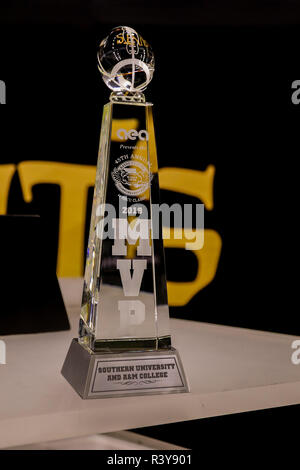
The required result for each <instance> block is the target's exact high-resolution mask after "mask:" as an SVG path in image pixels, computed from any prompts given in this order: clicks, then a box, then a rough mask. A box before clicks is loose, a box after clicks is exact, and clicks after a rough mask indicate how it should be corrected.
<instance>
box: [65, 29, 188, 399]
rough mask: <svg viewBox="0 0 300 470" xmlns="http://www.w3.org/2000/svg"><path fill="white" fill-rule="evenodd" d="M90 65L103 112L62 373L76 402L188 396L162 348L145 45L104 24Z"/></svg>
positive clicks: (166, 342) (165, 321) (161, 268)
mask: <svg viewBox="0 0 300 470" xmlns="http://www.w3.org/2000/svg"><path fill="white" fill-rule="evenodd" d="M98 68H99V70H100V72H101V74H102V78H103V80H104V82H105V84H106V85H107V86H108V88H110V89H111V90H112V92H111V95H110V101H109V103H108V104H106V105H105V106H104V110H103V117H102V126H101V134H100V146H99V156H98V164H97V173H96V183H95V189H94V198H93V206H92V214H91V225H90V233H89V242H88V248H87V259H86V267H85V276H84V286H83V295H82V305H81V314H80V324H79V338H78V339H77V338H76V339H73V341H72V343H71V346H70V349H69V351H68V354H67V357H66V359H65V362H64V365H63V369H62V374H63V376H64V377H65V378H66V379H67V380H68V382H69V383H70V384H71V385H72V386H73V388H74V389H75V390H76V391H77V393H78V394H79V395H80V396H81V397H82V398H101V397H113V396H127V395H146V394H160V393H176V392H188V391H189V389H188V384H187V380H186V376H185V373H184V370H183V367H182V363H181V360H180V357H179V354H178V351H177V350H176V349H174V348H173V347H172V345H171V335H170V329H169V309H168V299H167V284H166V274H165V260H164V249H163V239H162V227H161V226H160V223H159V219H160V218H159V216H158V215H157V212H155V213H154V208H156V209H157V207H159V182H158V166H157V155H156V144H155V134H154V124H153V115H152V104H151V103H147V102H146V101H145V96H144V94H143V93H142V91H143V90H144V89H145V88H146V86H147V85H148V83H149V82H150V81H151V79H152V76H153V72H154V55H153V52H152V49H151V47H150V45H149V44H148V43H147V42H146V41H145V40H144V39H143V38H142V37H141V36H140V35H139V34H138V33H137V32H136V31H135V30H134V29H132V28H129V27H126V26H122V27H117V28H114V29H113V30H112V31H111V33H110V34H109V35H108V37H106V38H105V39H104V40H103V41H102V42H101V43H100V46H99V50H98Z"/></svg>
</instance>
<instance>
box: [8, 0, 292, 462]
mask: <svg viewBox="0 0 300 470" xmlns="http://www.w3.org/2000/svg"><path fill="white" fill-rule="evenodd" d="M162 4H163V6H162V5H161V4H160V2H157V1H153V2H150V3H149V4H148V5H146V4H145V5H144V4H141V2H137V1H127V2H120V1H115V0H114V1H110V2H96V1H88V2H84V1H79V0H77V1H74V2H71V1H66V2H55V1H50V0H48V1H44V2H37V1H31V2H29V1H27V2H25V1H23V2H22V1H18V2H10V1H4V2H3V1H2V2H1V7H0V8H1V10H2V12H1V13H0V25H1V28H0V58H1V59H0V79H1V80H5V82H6V85H7V106H5V107H4V106H2V107H1V108H0V119H1V122H0V124H1V128H0V137H1V140H0V163H8V162H14V163H17V162H19V161H23V160H34V159H38V160H43V159H44V160H50V161H64V162H73V163H83V164H96V159H97V151H98V139H99V129H100V122H101V114H102V106H103V104H104V103H105V102H106V101H107V100H108V94H109V93H108V90H107V89H106V87H105V85H104V84H103V83H102V80H101V78H100V76H99V73H98V71H97V69H96V50H97V44H98V42H99V40H101V39H102V38H103V37H105V36H106V35H107V33H108V32H109V31H110V29H111V28H112V27H113V26H116V25H119V24H127V25H129V26H132V27H134V28H136V29H137V30H138V31H139V32H140V33H141V35H142V36H143V37H145V39H146V40H147V41H149V43H150V44H151V45H152V47H153V49H154V51H155V56H156V72H155V75H154V79H153V82H152V83H151V85H150V86H149V90H148V91H147V98H148V99H149V100H152V101H153V102H154V103H155V124H156V133H157V144H158V153H159V164H160V167H164V166H177V167H184V168H195V169H199V170H204V169H205V168H206V166H207V165H209V164H214V165H215V166H216V177H215V185H214V210H213V211H206V212H205V227H206V228H212V229H214V230H216V231H218V232H219V233H220V235H221V237H222V240H223V247H222V254H221V259H220V263H219V267H218V271H217V274H216V277H215V279H214V280H213V282H212V283H211V284H210V285H209V286H207V287H206V288H205V289H203V290H202V291H201V292H199V293H198V295H197V296H195V297H194V298H193V299H192V301H191V302H190V303H189V304H188V305H187V306H185V307H182V308H174V307H173V308H171V315H172V316H173V317H181V318H189V319H193V320H199V321H208V322H213V323H222V324H228V325H236V326H243V327H250V328H257V329H263V330H271V331H280V332H285V333H292V334H295V335H299V334H300V315H299V312H298V311H299V308H298V303H297V300H296V295H297V291H298V287H297V285H296V283H297V278H296V275H297V269H298V262H297V256H298V237H297V235H298V228H297V226H298V224H297V219H298V210H297V202H296V201H297V192H298V191H297V190H298V172H297V168H298V165H297V163H298V159H299V113H300V105H299V106H295V105H293V104H292V102H291V84H292V82H293V81H294V80H295V79H297V77H298V78H299V50H300V34H299V32H300V28H299V22H300V6H299V2H298V1H296V0H287V1H282V0H277V1H276V0H272V1H271V0H261V1H254V0H253V1H246V0H240V1H234V0H231V1H227V2H223V1H221V0H219V1H217V0H214V1H213V0H212V1H210V2H208V1H206V0H202V1H199V2H191V1H185V2H184V6H177V4H175V3H173V2H170V1H165V2H162ZM1 10H0V11H1ZM178 126H179V127H178ZM190 135H196V136H197V138H196V139H193V140H192V139H190V138H189V136H190ZM170 136H171V138H170ZM176 201H181V202H197V201H195V200H192V199H191V198H188V197H185V198H184V197H183V196H182V195H179V194H173V193H170V192H165V191H163V192H162V202H176ZM90 203H91V194H90V198H89V204H90ZM88 210H89V209H88ZM8 212H9V213H32V214H35V213H39V214H41V216H42V217H43V218H44V219H45V223H46V224H47V225H48V231H49V239H48V241H47V246H48V249H49V250H50V252H51V253H52V259H53V266H54V267H55V264H56V250H57V235H58V217H59V188H58V187H56V186H55V185H52V186H51V187H50V186H47V185H43V186H37V187H35V189H34V201H33V202H32V204H25V203H24V202H23V200H22V196H21V192H20V188H19V184H18V177H17V175H16V176H15V177H14V180H13V184H12V187H11V191H10V197H9V205H8ZM87 227H88V222H87ZM176 255H177V256H174V253H173V254H172V251H171V250H167V253H166V256H167V273H168V279H170V280H188V279H191V278H193V276H194V275H195V270H196V263H195V260H194V258H193V257H192V256H188V255H187V254H186V255H185V256H186V258H183V255H181V256H182V257H181V258H179V257H178V256H179V253H176ZM183 263H185V264H183ZM178 264H179V265H180V268H178ZM182 266H184V269H182ZM264 413H267V412H264ZM271 413H272V414H271V415H270V414H267V415H264V416H265V418H264V420H263V421H262V418H261V415H259V414H256V415H255V414H254V415H252V416H253V418H251V417H250V418H248V417H247V418H246V415H240V417H239V418H226V417H224V418H216V419H215V421H214V420H212V421H210V424H209V426H210V429H209V433H210V434H209V435H210V436H211V439H216V441H217V442H216V446H218V445H221V447H222V443H223V444H224V442H226V443H229V442H230V436H228V435H227V436H226V429H227V427H228V426H231V429H235V430H236V426H237V427H238V428H239V429H240V427H243V429H244V432H245V439H246V440H245V441H244V444H245V443H246V452H250V451H251V449H252V447H251V444H250V442H251V439H252V438H253V436H255V435H256V434H255V431H254V434H253V432H252V431H251V432H250V428H251V429H252V428H255V427H256V428H260V426H261V425H262V422H263V423H265V424H264V428H263V429H265V430H266V435H267V434H268V433H270V432H271V430H272V432H271V434H270V435H271V437H273V439H274V442H275V443H276V442H277V443H278V442H279V440H278V439H279V437H278V435H277V434H276V432H275V425H276V423H278V426H279V428H280V435H281V436H282V432H283V430H284V429H286V427H288V425H289V424H291V416H292V415H293V416H295V417H297V413H298V414H299V410H298V408H297V409H296V408H289V411H288V412H285V414H284V415H283V414H282V413H281V414H280V413H279V414H278V413H277V414H273V412H271ZM294 413H295V414H294ZM247 416H251V414H247ZM270 416H271V418H270ZM282 416H284V419H282ZM226 419H227V421H226ZM234 419H236V420H237V421H234ZM295 419H297V418H295ZM216 420H219V421H218V426H215V424H214V423H216ZM221 420H222V422H223V425H222V426H221V427H220V421H221ZM241 420H242V421H241ZM277 420H278V421H277ZM207 422H208V421H207V420H206V421H200V422H197V427H195V426H194V427H192V428H190V429H197V433H199V435H200V437H201V436H204V435H205V433H206V432H207V426H208V425H207V424H206V423H207ZM288 423H289V424H288ZM195 424H196V423H194V425H195ZM178 426H179V425H178ZM247 426H249V428H248V427H247ZM164 429H165V434H164V435H160V437H162V438H163V439H165V440H170V436H172V433H173V437H174V435H177V434H178V433H182V435H188V429H189V425H188V424H186V425H185V428H184V429H183V428H181V429H180V430H178V429H176V430H175V428H174V427H173V428H172V430H170V429H166V428H164ZM216 429H219V430H222V432H223V435H222V436H221V435H220V434H219V435H217V436H216V437H214V435H213V434H214V432H215V430H216ZM260 429H261V428H260ZM220 432H221V431H220ZM154 435H156V436H157V432H156V434H154ZM190 436H191V434H190ZM193 436H194V438H193V439H194V440H193V441H191V440H189V442H193V445H194V446H195V447H197V442H198V441H197V439H196V438H195V435H194V433H193ZM225 436H226V437H225ZM168 438H169V439H168ZM189 439H191V437H190V438H189ZM222 439H225V441H224V440H223V441H222ZM173 440H174V441H176V439H173ZM233 440H235V441H236V442H238V444H241V442H242V438H241V435H240V434H239V433H238V432H235V433H234V434H233ZM177 441H178V439H177ZM202 442H203V441H202ZM205 442H206V443H207V442H208V441H207V439H206V441H205V439H204V444H205ZM255 442H258V438H257V435H256V438H255V440H254V441H253V445H255ZM280 442H282V441H280ZM177 443H179V444H182V445H184V442H183V440H182V439H181V441H180V442H179V441H178V442H177ZM218 443H219V444H218ZM228 449H229V452H230V447H229V448H227V450H228ZM252 450H253V449H252ZM269 450H270V456H271V449H269ZM227 457H228V456H227ZM228 459H229V460H230V458H229V457H228Z"/></svg>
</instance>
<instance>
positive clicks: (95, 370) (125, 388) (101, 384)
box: [61, 338, 189, 399]
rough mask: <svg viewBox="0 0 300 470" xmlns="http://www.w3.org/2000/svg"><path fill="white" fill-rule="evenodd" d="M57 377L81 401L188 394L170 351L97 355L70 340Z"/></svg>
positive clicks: (175, 356) (173, 351)
mask: <svg viewBox="0 0 300 470" xmlns="http://www.w3.org/2000/svg"><path fill="white" fill-rule="evenodd" d="M61 373H62V375H63V376H64V377H65V379H66V380H67V381H68V382H69V383H70V385H72V387H73V388H74V390H75V391H76V392H77V393H78V395H80V396H81V398H83V399H89V398H108V397H115V396H117V397H124V396H130V395H157V394H163V393H180V392H189V386H188V383H187V380H186V377H185V374H184V370H183V367H182V363H181V360H180V357H179V354H178V351H176V349H174V348H170V349H169V350H155V351H146V352H126V353H125V352H123V353H103V352H102V353H98V352H93V351H89V350H88V349H86V348H85V347H84V346H82V345H81V344H80V343H79V342H78V340H77V339H76V338H74V339H73V340H72V343H71V346H70V348H69V351H68V354H67V357H66V359H65V362H64V365H63V368H62V371H61Z"/></svg>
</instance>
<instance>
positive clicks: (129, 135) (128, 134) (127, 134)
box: [117, 129, 149, 140]
mask: <svg viewBox="0 0 300 470" xmlns="http://www.w3.org/2000/svg"><path fill="white" fill-rule="evenodd" d="M117 136H118V138H119V139H120V140H128V139H129V140H136V139H137V138H138V139H140V140H149V134H148V132H147V131H145V130H141V131H137V130H135V129H130V130H129V131H126V129H118V131H117Z"/></svg>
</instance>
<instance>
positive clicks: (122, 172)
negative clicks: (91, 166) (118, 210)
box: [111, 159, 152, 196]
mask: <svg viewBox="0 0 300 470" xmlns="http://www.w3.org/2000/svg"><path fill="white" fill-rule="evenodd" d="M111 176H112V178H113V180H114V182H115V185H116V188H117V189H118V191H120V193H122V194H125V195H126V196H140V195H141V194H143V193H145V191H147V189H149V185H150V183H151V179H152V175H151V173H150V172H149V170H148V168H147V167H146V166H145V165H144V164H143V163H142V162H141V161H137V160H131V159H130V160H127V161H125V162H123V163H121V164H120V165H118V166H117V167H115V168H114V169H113V171H112V172H111Z"/></svg>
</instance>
